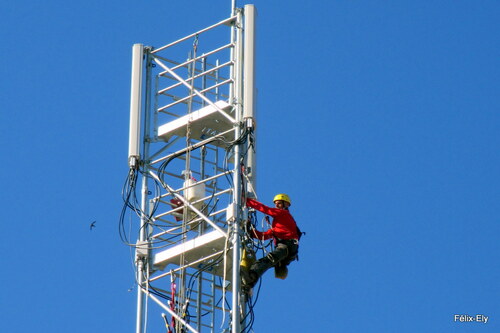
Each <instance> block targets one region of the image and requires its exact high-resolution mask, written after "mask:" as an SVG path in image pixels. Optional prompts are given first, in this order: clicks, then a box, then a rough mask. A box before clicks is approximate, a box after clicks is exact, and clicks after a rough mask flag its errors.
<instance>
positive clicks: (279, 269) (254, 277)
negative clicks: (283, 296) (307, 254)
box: [242, 194, 301, 288]
mask: <svg viewBox="0 0 500 333" xmlns="http://www.w3.org/2000/svg"><path fill="white" fill-rule="evenodd" d="M273 201H274V204H275V206H276V208H271V207H268V206H266V205H264V204H262V203H260V202H258V201H257V200H254V199H251V198H248V199H247V202H246V204H247V207H250V208H254V209H255V210H258V211H259V212H262V213H264V214H267V215H269V216H271V217H272V218H273V221H272V225H271V229H269V230H267V231H265V232H261V231H258V230H255V229H252V231H251V232H250V235H251V236H252V237H254V238H257V239H261V240H266V239H270V238H274V243H275V245H276V248H275V249H274V251H272V252H270V253H268V254H267V256H265V257H263V258H261V259H259V260H257V261H256V262H255V263H254V264H253V265H252V266H250V269H249V270H248V271H246V270H242V278H243V286H244V287H247V288H253V286H254V285H255V283H257V281H258V280H259V278H260V277H261V276H262V274H264V272H266V271H267V270H268V269H269V268H271V267H274V268H275V272H276V277H278V278H281V279H284V278H286V275H287V273H288V268H287V266H288V264H290V263H291V262H292V261H293V260H295V259H296V258H297V254H298V252H299V238H300V234H301V232H300V230H299V229H298V228H297V224H296V223H295V220H294V219H293V217H292V215H291V214H290V212H289V210H288V207H290V206H291V204H292V202H291V200H290V197H289V196H288V195H286V194H278V195H276V196H275V197H274V200H273Z"/></svg>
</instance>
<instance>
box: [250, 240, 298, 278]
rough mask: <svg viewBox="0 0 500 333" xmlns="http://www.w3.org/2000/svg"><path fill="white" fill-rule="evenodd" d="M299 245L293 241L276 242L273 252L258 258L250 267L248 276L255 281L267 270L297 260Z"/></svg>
mask: <svg viewBox="0 0 500 333" xmlns="http://www.w3.org/2000/svg"><path fill="white" fill-rule="evenodd" d="M298 252H299V244H298V242H297V241H296V240H295V239H286V240H278V242H277V243H276V248H275V249H274V251H272V252H269V253H268V254H267V256H265V257H263V258H260V259H259V260H257V261H256V262H255V263H254V264H253V265H252V266H251V267H250V275H251V279H252V280H253V281H255V282H256V281H257V280H258V279H259V278H260V277H261V276H262V274H264V273H265V272H266V271H267V270H268V269H269V268H271V267H274V266H277V265H284V266H287V265H288V264H289V263H291V262H292V261H294V260H295V259H296V258H297V254H298Z"/></svg>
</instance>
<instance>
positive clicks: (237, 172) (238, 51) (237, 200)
mask: <svg viewBox="0 0 500 333" xmlns="http://www.w3.org/2000/svg"><path fill="white" fill-rule="evenodd" d="M237 11H238V12H237V19H236V25H235V29H236V47H235V57H236V62H235V68H234V69H235V72H234V75H235V80H234V82H235V84H234V85H235V89H234V93H235V94H234V100H235V103H236V125H235V138H239V137H240V136H241V133H242V130H241V120H242V119H241V116H242V113H243V110H242V103H243V84H242V83H243V68H242V67H243V66H242V65H243V61H242V60H243V26H242V13H241V9H238V10H237ZM240 155H241V144H238V145H236V146H235V147H234V174H233V184H234V192H233V202H234V207H235V209H234V211H235V212H234V213H235V214H234V217H235V219H234V221H233V226H232V227H233V234H232V246H233V262H232V264H233V274H232V280H233V281H232V285H233V290H232V322H231V324H232V331H231V332H233V333H239V332H241V322H240V321H241V314H240V311H241V304H240V295H241V279H240V248H241V241H240V222H241V213H240V212H241V167H240Z"/></svg>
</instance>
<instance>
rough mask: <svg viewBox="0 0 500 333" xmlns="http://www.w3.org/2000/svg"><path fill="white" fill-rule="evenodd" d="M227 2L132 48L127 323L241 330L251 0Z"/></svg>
mask: <svg viewBox="0 0 500 333" xmlns="http://www.w3.org/2000/svg"><path fill="white" fill-rule="evenodd" d="M234 3H235V2H234V1H233V5H232V12H231V15H230V17H228V18H225V19H223V20H221V21H219V22H216V23H215V24H213V25H211V26H209V27H206V28H204V29H201V30H198V31H196V32H194V33H192V34H190V35H188V36H185V37H183V38H180V39H178V40H176V41H173V42H171V43H169V44H166V45H164V46H161V47H152V46H145V45H143V44H135V45H133V48H132V85H131V104H130V133H129V135H130V137H129V160H128V162H129V175H128V177H127V182H126V184H125V187H124V191H123V197H124V201H125V206H124V210H123V212H122V217H121V222H120V234H121V237H122V239H123V240H124V241H125V242H127V244H129V245H130V246H132V247H133V248H134V250H135V254H134V266H135V270H136V272H135V273H136V283H137V286H138V287H137V318H136V333H143V332H149V331H151V332H153V331H154V332H161V331H162V330H163V331H164V332H176V333H180V332H233V333H239V332H248V331H250V327H251V321H252V320H253V313H252V311H251V307H252V304H251V302H252V297H251V296H250V295H249V294H248V293H246V292H244V291H243V290H242V286H241V282H240V262H241V258H242V253H244V250H245V247H246V246H247V244H248V242H249V241H248V239H247V238H246V237H245V230H244V229H245V223H246V221H247V220H248V219H249V212H248V209H247V208H246V206H245V203H244V200H245V198H246V196H247V194H248V193H252V192H253V193H255V171H256V169H255V164H256V163H255V149H254V148H255V131H254V128H255V124H256V119H255V97H254V92H255V85H254V53H255V52H254V44H255V17H256V10H255V7H254V6H253V5H246V6H244V8H236V6H235V4H234ZM186 59H187V60H186ZM127 208H128V209H131V210H132V211H134V212H135V213H136V214H137V217H136V218H135V219H134V218H131V222H130V223H131V225H130V227H128V226H127V227H126V226H125V225H124V221H125V220H126V218H125V211H126V210H127ZM129 228H130V230H136V231H137V240H136V239H130V238H131V237H130V236H129V234H130V233H131V231H130V230H129ZM134 237H135V236H134ZM158 325H161V326H158ZM158 327H162V328H161V329H159V328H158Z"/></svg>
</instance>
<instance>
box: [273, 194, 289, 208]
mask: <svg viewBox="0 0 500 333" xmlns="http://www.w3.org/2000/svg"><path fill="white" fill-rule="evenodd" d="M276 200H283V201H285V202H288V203H289V204H290V206H291V205H292V200H290V197H289V196H288V195H286V194H284V193H280V194H276V195H275V196H274V199H273V202H275V201H276Z"/></svg>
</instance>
